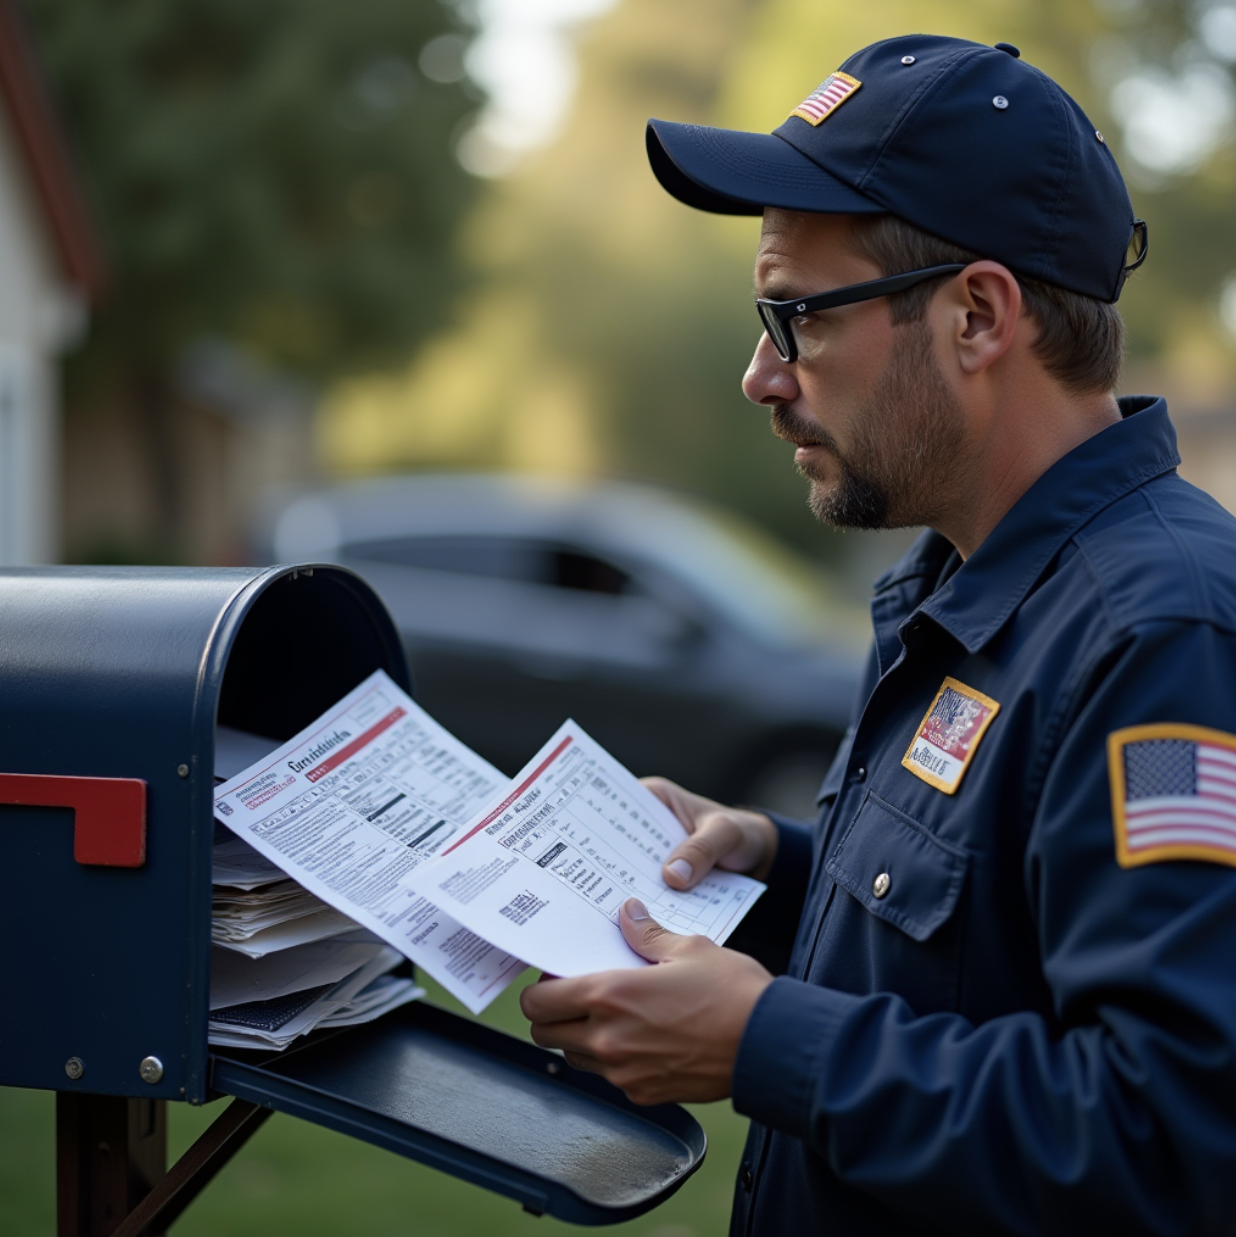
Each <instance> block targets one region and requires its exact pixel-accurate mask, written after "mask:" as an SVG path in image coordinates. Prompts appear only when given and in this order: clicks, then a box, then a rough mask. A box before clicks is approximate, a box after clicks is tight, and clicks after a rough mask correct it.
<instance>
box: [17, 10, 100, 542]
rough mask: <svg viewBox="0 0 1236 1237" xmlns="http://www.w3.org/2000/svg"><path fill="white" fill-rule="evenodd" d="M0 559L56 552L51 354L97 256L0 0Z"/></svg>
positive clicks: (43, 101) (40, 90) (94, 275)
mask: <svg viewBox="0 0 1236 1237" xmlns="http://www.w3.org/2000/svg"><path fill="white" fill-rule="evenodd" d="M0 271H2V272H3V278H0V563H38V562H48V561H51V560H53V559H55V558H56V557H57V556H58V549H59V528H58V522H59V521H58V513H59V494H60V486H59V471H60V452H59V438H60V416H59V398H58V384H57V372H56V362H57V358H58V356H59V355H60V353H61V352H62V351H63V350H64V349H65V347H67V346H68V345H69V344H71V343H72V342H73V340H74V339H76V338H77V337H78V336H79V335H80V333H81V331H82V329H83V328H84V325H85V319H86V307H87V305H88V303H89V302H90V300H91V299H92V297H93V296H94V295H95V294H96V293H97V292H98V291H99V288H100V285H101V282H102V262H101V256H100V253H99V251H98V248H97V247H96V245H95V243H94V240H93V236H92V233H91V229H90V224H89V219H88V217H87V214H86V211H85V209H84V207H83V205H82V199H81V196H80V193H79V191H78V188H77V184H76V181H75V178H74V174H73V169H72V167H71V165H70V162H69V160H68V158H67V156H66V153H65V148H64V144H63V142H62V140H61V137H60V133H59V130H58V128H57V126H56V121H55V117H54V114H53V111H52V108H51V106H50V103H49V100H48V98H47V94H46V91H45V89H44V87H43V83H42V81H41V79H40V77H39V74H38V71H37V69H36V66H35V63H34V59H33V57H32V55H31V52H30V46H29V43H28V41H27V40H26V38H25V35H24V31H23V30H22V27H21V24H20V21H19V20H18V17H17V14H16V12H15V10H14V6H13V4H12V3H11V0H0Z"/></svg>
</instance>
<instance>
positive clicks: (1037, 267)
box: [647, 34, 1146, 302]
mask: <svg viewBox="0 0 1236 1237" xmlns="http://www.w3.org/2000/svg"><path fill="white" fill-rule="evenodd" d="M647 141H648V157H649V159H650V161H651V163H652V169H653V171H654V172H655V173H656V176H657V179H658V180H659V181H660V182H661V184H662V185H664V187H665V188H666V189H668V190H669V192H670V193H672V194H673V195H674V196H675V197H676V198H678V199H679V200H680V201H682V202H685V203H686V204H687V205H688V206H695V207H698V208H699V209H701V210H707V211H714V212H717V213H720V214H731V215H758V214H760V213H761V212H762V211H763V209H764V208H765V207H766V206H775V207H782V208H784V209H786V210H799V211H816V212H820V213H824V214H842V213H845V214H871V213H889V214H894V215H898V216H900V217H901V218H902V219H904V220H906V221H907V222H908V223H912V224H914V225H916V226H917V227H919V228H922V229H924V230H925V231H927V232H931V233H934V234H935V235H936V236H939V237H941V238H942V239H944V240H947V241H951V242H952V243H953V244H955V245H959V246H961V247H962V248H964V249H969V250H971V251H973V252H975V253H978V254H982V255H983V256H984V257H987V258H992V259H993V260H995V261H997V262H1002V263H1003V264H1004V265H1005V266H1007V267H1009V268H1010V269H1011V270H1013V271H1015V272H1018V273H1020V274H1022V275H1026V276H1029V277H1030V278H1033V279H1040V280H1043V281H1045V282H1046V283H1051V284H1057V285H1059V286H1060V287H1062V288H1067V289H1069V290H1071V291H1073V292H1079V293H1082V294H1083V295H1085V296H1091V297H1094V298H1096V299H1097V300H1100V301H1107V302H1111V301H1115V300H1116V299H1117V298H1118V297H1119V295H1120V290H1121V288H1122V286H1123V285H1124V280H1125V276H1126V275H1127V273H1128V271H1129V270H1131V269H1133V267H1135V266H1137V265H1140V263H1141V260H1142V258H1144V256H1145V241H1146V233H1145V224H1143V223H1141V221H1140V220H1138V219H1136V218H1135V217H1134V214H1133V206H1132V203H1131V202H1130V201H1129V193H1128V190H1127V189H1126V188H1125V184H1124V180H1123V178H1122V177H1121V175H1120V169H1119V168H1118V167H1117V166H1116V160H1115V158H1114V157H1113V155H1112V152H1111V150H1110V149H1109V148H1108V146H1107V143H1106V142H1105V141H1104V139H1103V135H1102V134H1101V133H1100V132H1099V131H1098V130H1097V129H1096V128H1095V127H1094V125H1093V124H1092V123H1091V122H1090V121H1089V120H1088V119H1087V118H1086V114H1085V113H1084V112H1083V111H1082V110H1081V108H1080V107H1078V105H1077V104H1076V103H1075V102H1074V101H1073V100H1072V99H1071V98H1070V97H1069V96H1068V95H1067V94H1066V93H1065V92H1064V91H1063V90H1062V89H1061V88H1060V87H1059V86H1058V85H1056V83H1055V82H1053V81H1052V80H1051V78H1049V77H1048V76H1047V75H1046V74H1045V73H1043V72H1041V71H1040V70H1039V69H1036V68H1034V67H1033V66H1032V65H1029V64H1026V63H1025V61H1023V60H1021V59H1020V53H1019V52H1018V51H1017V49H1016V48H1015V47H1012V46H1010V45H1009V44H1007V43H1000V44H997V45H996V46H995V47H987V46H985V45H983V44H981V43H970V42H968V41H966V40H964V39H950V38H943V37H940V36H938V35H926V34H915V35H906V36H903V37H901V38H896V39H886V40H884V41H883V42H880V43H873V44H872V45H871V46H870V47H866V48H864V49H863V50H862V51H860V52H858V53H856V54H855V55H853V56H851V57H850V59H849V60H847V61H846V62H845V64H843V65H842V66H841V68H840V69H839V70H837V72H835V73H833V74H831V75H830V76H829V77H828V78H827V79H826V80H825V81H824V82H822V83H821V84H820V85H819V86H818V87H817V88H816V89H815V90H814V91H813V92H812V93H811V95H809V96H808V98H806V99H805V100H804V101H803V102H802V103H801V104H799V106H798V107H796V108H795V109H794V111H793V112H792V113H791V114H790V116H789V118H788V119H787V120H786V121H785V123H784V124H782V125H781V126H780V127H779V128H777V129H776V130H774V131H773V132H772V133H741V132H736V131H734V130H730V129H712V128H706V127H704V126H701V125H684V124H675V123H673V122H671V121H667V120H650V121H649V122H648V132H647ZM1130 246H1133V250H1134V253H1135V255H1136V256H1135V259H1134V260H1133V261H1132V263H1130V261H1129V257H1128V255H1129V252H1130Z"/></svg>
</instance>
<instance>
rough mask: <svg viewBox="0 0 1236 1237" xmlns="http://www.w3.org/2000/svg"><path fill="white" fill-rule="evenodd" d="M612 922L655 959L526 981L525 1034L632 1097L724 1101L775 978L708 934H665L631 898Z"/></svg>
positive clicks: (641, 1101) (637, 1099)
mask: <svg viewBox="0 0 1236 1237" xmlns="http://www.w3.org/2000/svg"><path fill="white" fill-rule="evenodd" d="M620 923H621V926H622V934H623V936H625V937H626V939H627V944H628V945H630V946H631V948H632V949H634V950H635V952H636V953H638V954H639V955H640V956H641V957H644V958H648V959H649V960H650V961H652V962H655V963H656V964H657V965H655V966H650V967H643V968H640V969H638V970H636V969H632V970H620V971H602V972H600V973H598V974H596V975H581V976H579V977H578V978H575V979H542V981H541V982H540V983H537V984H533V985H531V986H530V987H528V988H525V989H524V990H523V992H522V993H521V994H520V998H519V1004H520V1007H521V1008H522V1009H523V1011H524V1015H525V1016H526V1017H527V1018H528V1020H529V1021H530V1022H531V1023H532V1038H533V1040H535V1041H536V1043H538V1044H540V1045H541V1046H542V1047H544V1048H560V1049H562V1050H563V1051H564V1053H565V1055H566V1059H567V1061H568V1062H569V1063H570V1064H571V1065H574V1066H575V1067H576V1068H578V1069H585V1070H591V1071H592V1072H593V1073H595V1074H603V1075H604V1076H605V1077H606V1078H607V1079H609V1081H610V1082H612V1083H613V1084H614V1085H615V1086H617V1087H621V1088H622V1090H623V1091H625V1092H626V1093H627V1095H628V1096H629V1097H630V1098H631V1099H632V1100H634V1101H635V1102H636V1103H637V1104H664V1103H670V1102H675V1103H682V1102H691V1101H694V1102H701V1101H707V1100H721V1099H725V1098H726V1097H727V1096H728V1095H729V1094H730V1088H731V1079H732V1077H733V1074H734V1060H735V1058H736V1057H737V1055H738V1044H739V1041H740V1040H741V1039H742V1033H743V1030H744V1029H745V1028H746V1025H747V1020H748V1019H749V1018H750V1016H751V1011H752V1010H753V1009H754V1008H755V1003H756V1002H757V1001H758V1000H759V998H760V994H761V993H762V992H763V991H764V989H765V988H766V987H767V986H768V985H769V984H770V983H772V978H773V977H772V976H771V975H770V974H769V973H768V972H767V971H766V970H765V969H764V968H763V967H762V966H760V964H759V963H758V962H756V961H755V960H754V959H753V958H749V957H747V955H746V954H740V953H736V952H735V951H733V950H731V949H723V948H721V946H719V945H714V944H713V943H712V942H711V941H710V940H709V939H708V938H707V937H704V936H679V935H677V934H676V933H673V932H668V931H666V929H664V928H662V927H661V926H660V925H659V924H658V923H657V922H656V921H655V920H653V919H652V918H651V917H650V916H649V914H648V912H647V910H646V909H645V908H644V907H643V905H642V904H641V903H639V902H638V901H636V900H635V899H634V898H632V899H629V900H628V901H627V902H625V903H624V904H623V907H622V912H621V917H620Z"/></svg>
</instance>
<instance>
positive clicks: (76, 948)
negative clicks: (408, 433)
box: [0, 565, 704, 1237]
mask: <svg viewBox="0 0 1236 1237" xmlns="http://www.w3.org/2000/svg"><path fill="white" fill-rule="evenodd" d="M378 669H383V670H385V671H386V672H387V673H388V674H389V675H390V676H391V677H392V678H393V679H394V680H395V681H396V682H397V683H399V684H400V686H402V687H404V688H405V689H407V690H410V689H411V683H410V678H409V674H408V668H407V664H406V661H405V658H404V654H403V650H402V647H401V644H400V641H399V637H398V634H397V633H396V631H395V628H394V625H393V624H392V622H391V620H390V617H389V615H388V614H387V613H386V610H385V609H384V607H383V605H382V603H381V602H380V601H379V600H378V598H377V596H376V595H375V594H374V593H373V591H372V590H371V589H370V588H369V586H368V585H366V584H365V582H364V581H363V580H362V579H360V577H358V576H356V575H354V574H353V573H351V572H349V571H347V570H345V569H343V568H339V567H329V566H321V565H315V566H300V567H273V568H268V569H253V568H218V569H214V568H209V569H207V568H203V569H196V568H103V567H100V568H76V567H74V568H10V569H4V570H2V571H0V845H2V846H3V853H4V861H5V872H6V874H7V881H6V890H5V896H4V897H3V899H0V933H2V934H3V935H2V936H0V940H2V941H3V946H2V947H0V948H2V950H3V953H2V956H3V959H4V961H3V967H2V971H0V982H3V984H4V991H5V994H6V996H5V1000H4V1001H3V1002H0V1084H2V1085H10V1086H21V1087H39V1088H45V1089H50V1090H54V1091H56V1092H58V1093H59V1095H58V1100H57V1138H58V1152H57V1157H58V1158H57V1162H58V1179H59V1186H58V1188H59V1193H60V1214H61V1220H60V1232H61V1234H66V1233H75V1232H81V1233H85V1232H91V1233H95V1232H99V1233H112V1232H116V1233H124V1234H126V1235H130V1234H131V1235H132V1237H136V1235H137V1234H139V1233H142V1232H161V1231H163V1226H166V1225H167V1224H168V1223H170V1222H171V1220H172V1219H174V1218H175V1216H176V1215H177V1214H179V1212H180V1210H182V1209H183V1207H184V1206H185V1205H187V1202H188V1201H189V1200H190V1199H191V1198H192V1197H193V1195H194V1194H195V1193H196V1192H197V1190H198V1189H200V1188H201V1186H202V1185H203V1184H205V1181H207V1180H208V1179H209V1177H210V1176H211V1175H212V1174H213V1172H215V1171H217V1169H218V1167H219V1166H221V1164H222V1163H223V1162H225V1161H226V1158H227V1157H228V1156H229V1155H230V1154H231V1153H232V1152H233V1151H234V1150H235V1149H236V1148H237V1147H238V1146H239V1145H240V1144H241V1143H242V1142H243V1141H244V1138H245V1137H247V1135H248V1133H250V1132H252V1129H254V1128H256V1125H257V1124H258V1123H259V1122H260V1120H261V1119H263V1118H264V1117H265V1116H266V1115H268V1114H269V1112H270V1111H272V1110H274V1111H282V1112H287V1113H290V1114H293V1115H295V1116H299V1117H303V1118H305V1119H307V1120H310V1121H313V1122H316V1123H318V1124H321V1125H325V1126H328V1127H330V1128H332V1129H335V1130H338V1131H341V1132H343V1133H347V1134H350V1135H352V1136H355V1137H358V1138H361V1139H364V1140H366V1141H369V1142H372V1143H375V1144H377V1145H379V1146H382V1147H385V1148H387V1149H389V1150H392V1151H395V1152H397V1153H399V1154H402V1155H405V1156H407V1157H409V1158H411V1159H415V1160H418V1161H421V1162H424V1163H427V1164H430V1165H432V1166H434V1167H437V1168H440V1169H443V1170H444V1171H446V1172H449V1173H452V1174H454V1175H456V1176H459V1177H463V1178H465V1179H466V1180H469V1181H471V1182H473V1183H475V1184H478V1185H483V1186H485V1187H487V1188H490V1189H494V1190H497V1191H499V1192H500V1193H504V1194H507V1195H509V1196H510V1197H512V1198H514V1199H516V1200H518V1201H519V1202H521V1203H523V1204H524V1206H525V1207H527V1208H529V1209H530V1210H533V1211H537V1212H548V1213H552V1214H555V1215H557V1216H559V1217H560V1218H562V1219H564V1220H570V1221H574V1222H577V1223H584V1224H603V1223H608V1222H613V1221H618V1220H625V1219H629V1218H631V1217H632V1216H635V1215H638V1214H640V1213H641V1212H643V1211H646V1210H647V1209H648V1208H650V1207H652V1206H654V1205H655V1204H656V1203H658V1202H660V1201H661V1200H662V1199H663V1198H665V1197H667V1196H668V1194H670V1193H672V1192H673V1191H674V1190H675V1189H676V1188H677V1187H678V1186H679V1185H680V1184H681V1183H682V1181H684V1180H685V1179H686V1177H687V1176H689V1175H690V1173H691V1172H692V1171H694V1169H695V1168H696V1167H698V1165H699V1163H700V1161H701V1160H702V1158H703V1154H704V1137H703V1133H702V1131H701V1130H700V1128H699V1126H698V1125H697V1124H696V1123H695V1122H694V1120H693V1119H692V1118H691V1117H689V1116H688V1115H687V1114H686V1113H685V1112H683V1111H682V1110H681V1109H678V1108H676V1107H673V1106H663V1107H661V1108H652V1109H644V1108H638V1107H636V1106H635V1105H632V1104H630V1103H629V1102H628V1101H627V1100H626V1099H625V1098H624V1097H623V1096H622V1094H621V1093H620V1092H618V1091H617V1090H615V1089H613V1088H611V1087H609V1086H608V1084H605V1083H604V1082H602V1081H600V1080H598V1079H596V1078H594V1077H592V1076H589V1075H585V1074H581V1073H578V1072H577V1071H574V1070H572V1069H570V1068H569V1067H568V1066H566V1065H565V1064H564V1063H563V1062H562V1060H561V1058H560V1057H558V1056H556V1055H555V1054H553V1053H548V1052H545V1051H543V1050H541V1049H539V1048H536V1047H534V1046H532V1045H529V1044H526V1043H523V1042H521V1041H519V1040H515V1039H513V1038H511V1037H510V1036H505V1035H502V1034H500V1033H498V1032H495V1031H491V1030H489V1029H488V1028H485V1027H482V1026H480V1025H478V1024H476V1023H473V1022H470V1021H469V1020H467V1019H463V1018H457V1017H455V1016H454V1015H451V1014H449V1013H446V1012H445V1011H442V1010H438V1009H435V1008H433V1007H431V1006H428V1005H423V1004H421V1003H414V1004H413V1005H410V1006H405V1007H403V1008H401V1009H399V1010H396V1011H394V1012H393V1013H391V1014H389V1015H387V1016H386V1017H384V1018H382V1019H380V1020H378V1021H377V1022H375V1023H372V1024H369V1025H367V1026H361V1027H356V1028H351V1029H344V1030H336V1031H326V1032H322V1033H315V1034H314V1035H312V1036H310V1037H308V1038H307V1040H305V1041H304V1046H303V1047H298V1048H291V1049H288V1050H287V1051H285V1052H282V1053H277V1054H276V1053H256V1052H252V1051H239V1050H229V1049H213V1048H211V1047H210V1046H209V1045H208V1043H207V1018H208V1009H209V983H210V949H211V942H210V918H211V847H212V844H213V839H214V819H213V797H214V796H213V790H214V784H215V782H214V743H215V728H216V726H217V725H226V726H232V727H235V728H237V729H240V730H246V731H250V732H252V733H255V734H260V735H263V736H266V737H269V738H270V739H272V740H273V741H276V742H282V741H284V740H286V739H289V738H291V737H292V735H294V734H295V733H296V732H297V731H298V730H300V729H302V728H303V727H304V726H305V725H307V724H308V723H309V722H311V721H312V720H313V719H314V718H315V717H317V716H318V715H319V714H320V713H322V712H323V711H324V710H325V709H326V708H328V707H329V706H330V705H331V704H333V703H334V702H335V701H336V700H338V699H339V698H340V697H341V696H343V695H345V694H346V693H347V692H348V691H350V690H351V689H352V688H353V687H355V686H356V685H357V684H358V683H359V682H361V680H363V679H364V678H366V677H367V676H368V675H370V674H371V673H373V671H375V670H378ZM222 1096H232V1097H235V1098H234V1102H233V1105H232V1106H231V1108H229V1110H228V1111H227V1113H225V1115H224V1117H223V1118H221V1119H220V1120H219V1121H217V1122H216V1123H215V1125H214V1126H212V1127H211V1130H209V1131H208V1132H207V1134H206V1135H204V1136H203V1139H202V1140H201V1143H200V1144H199V1145H198V1146H197V1147H195V1148H194V1149H193V1150H192V1151H191V1152H190V1153H187V1154H186V1156H185V1157H184V1159H183V1160H182V1161H181V1162H180V1163H179V1164H177V1165H176V1166H175V1167H173V1169H172V1170H171V1172H170V1173H167V1174H166V1176H165V1175H164V1172H163V1160H162V1156H163V1151H162V1144H163V1133H162V1131H163V1102H164V1101H169V1100H170V1101H185V1102H188V1103H191V1104H202V1103H205V1102H207V1101H210V1100H213V1099H216V1098H220V1097H222ZM101 1130H107V1131H110V1133H109V1135H108V1137H109V1138H110V1139H111V1143H109V1145H113V1146H114V1144H115V1142H116V1141H117V1140H120V1141H121V1143H122V1144H123V1145H124V1146H125V1147H127V1149H128V1150H127V1157H119V1158H120V1159H121V1160H127V1162H126V1163H125V1165H124V1170H123V1172H121V1170H120V1169H119V1168H115V1167H114V1168H113V1169H112V1170H110V1171H111V1174H112V1178H114V1179H109V1178H108V1173H107V1172H105V1171H104V1169H102V1168H100V1166H99V1164H98V1163H95V1162H94V1161H93V1160H92V1158H91V1157H92V1155H93V1154H94V1152H93V1150H92V1148H95V1147H96V1144H98V1143H99V1139H100V1138H101V1137H102V1135H101V1134H100V1131H101ZM104 1141H106V1140H104ZM117 1158H118V1157H116V1156H114V1155H113V1156H112V1159H113V1160H116V1159H117ZM135 1183H136V1184H135ZM109 1190H110V1191H111V1194H108V1191H109ZM105 1195H106V1197H104V1196H105ZM100 1208H102V1211H100ZM92 1209H93V1210H92ZM102 1212H106V1213H107V1214H106V1216H105V1218H104V1219H99V1215H101V1214H102ZM108 1217H110V1218H108Z"/></svg>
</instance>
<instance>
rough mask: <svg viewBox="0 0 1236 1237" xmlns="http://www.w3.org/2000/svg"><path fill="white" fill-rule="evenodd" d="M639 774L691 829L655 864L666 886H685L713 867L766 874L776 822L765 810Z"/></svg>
mask: <svg viewBox="0 0 1236 1237" xmlns="http://www.w3.org/2000/svg"><path fill="white" fill-rule="evenodd" d="M642 780H643V783H644V785H645V786H647V787H648V789H649V790H651V791H652V793H653V794H654V795H656V796H657V798H658V799H660V800H661V802H662V803H664V804H665V806H666V807H668V808H669V810H670V811H671V812H673V813H674V815H675V816H677V817H678V819H679V821H680V822H681V824H682V826H683V828H685V829H686V831H687V832H688V833H689V834H690V835H691V836H690V837H689V838H687V840H686V841H685V842H683V843H682V844H681V845H679V846H677V847H675V848H674V850H673V851H671V852H670V856H669V858H668V859H667V860H666V861H665V866H664V867H663V868H662V869H661V875H662V876H663V877H664V878H665V883H666V884H667V885H668V886H669V887H670V888H671V889H691V888H693V887H694V886H695V885H697V884H699V882H700V881H701V880H703V878H704V877H705V876H706V875H707V874H708V873H709V872H710V871H712V869H713V868H724V869H725V870H726V871H727V872H745V873H747V874H748V875H749V876H754V877H755V878H756V880H763V879H764V877H766V876H767V875H768V873H769V871H770V870H771V868H772V865H773V860H774V859H775V858H776V856H777V827H776V825H774V824H773V823H772V821H771V820H769V819H768V817H767V816H765V815H763V814H762V813H760V812H752V811H748V810H747V809H745V808H736V807H726V806H725V805H724V804H721V803H717V802H715V801H714V800H712V799H705V798H704V797H703V796H702V795H693V794H692V793H691V792H690V791H689V790H683V788H682V787H681V786H677V785H675V784H674V783H673V782H670V781H667V780H666V779H665V778H663V777H646V778H643V779H642Z"/></svg>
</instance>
